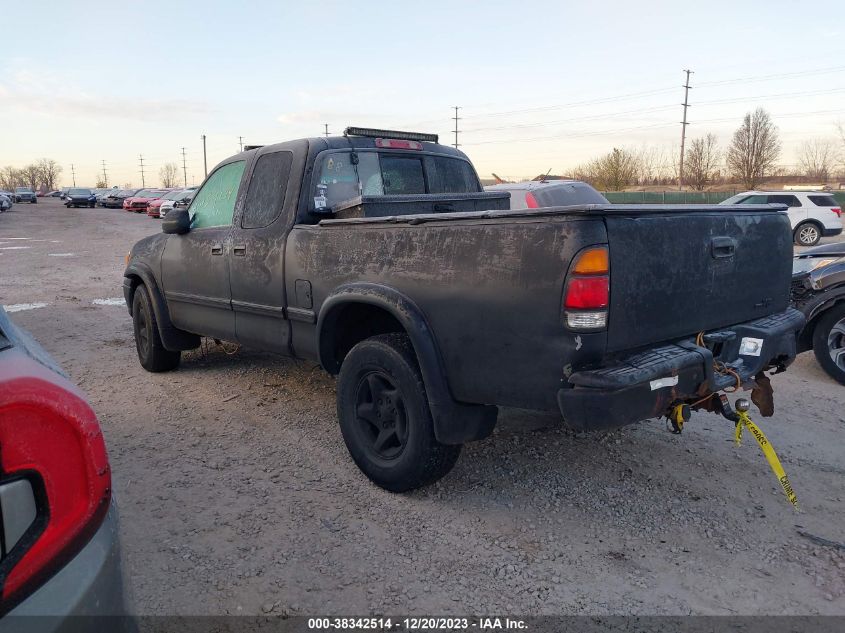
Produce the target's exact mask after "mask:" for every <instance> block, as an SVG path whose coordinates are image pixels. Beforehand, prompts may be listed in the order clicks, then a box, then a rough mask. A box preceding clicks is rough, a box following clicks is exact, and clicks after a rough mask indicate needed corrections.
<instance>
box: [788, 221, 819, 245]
mask: <svg viewBox="0 0 845 633" xmlns="http://www.w3.org/2000/svg"><path fill="white" fill-rule="evenodd" d="M792 235H793V238H794V239H795V243H796V244H797V245H798V246H815V245H816V244H818V243H819V240H820V239H822V229H821V227H820V226H819V225H818V224H816V223H815V222H802V223H801V224H799V225H798V226H797V227H795V232H794V233H793V234H792Z"/></svg>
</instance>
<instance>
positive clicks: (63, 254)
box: [47, 253, 76, 257]
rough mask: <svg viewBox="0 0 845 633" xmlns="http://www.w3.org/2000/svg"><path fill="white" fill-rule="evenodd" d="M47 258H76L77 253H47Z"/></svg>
mask: <svg viewBox="0 0 845 633" xmlns="http://www.w3.org/2000/svg"><path fill="white" fill-rule="evenodd" d="M47 257H76V253H47Z"/></svg>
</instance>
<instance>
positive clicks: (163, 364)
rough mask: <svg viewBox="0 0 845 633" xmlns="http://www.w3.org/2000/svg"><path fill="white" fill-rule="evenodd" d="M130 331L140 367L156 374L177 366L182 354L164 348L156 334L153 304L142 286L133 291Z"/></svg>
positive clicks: (156, 327)
mask: <svg viewBox="0 0 845 633" xmlns="http://www.w3.org/2000/svg"><path fill="white" fill-rule="evenodd" d="M132 330H133V332H134V333H135V349H136V350H137V352H138V360H139V361H140V363H141V367H143V368H144V369H146V370H147V371H151V372H154V373H158V372H162V371H171V370H173V369H176V368H177V367H178V366H179V361H180V360H181V358H182V352H171V351H170V350H168V349H165V348H164V345H163V344H162V342H161V337H160V336H159V333H158V323H157V322H156V317H155V312H153V302H152V301H151V300H150V293H149V291H147V287H146V286H144V285H143V284H141V285H140V286H138V287H137V288H136V289H135V297H134V299H133V300H132Z"/></svg>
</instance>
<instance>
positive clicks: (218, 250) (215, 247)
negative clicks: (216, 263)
mask: <svg viewBox="0 0 845 633" xmlns="http://www.w3.org/2000/svg"><path fill="white" fill-rule="evenodd" d="M211 254H212V255H222V254H223V245H222V244H212V245H211Z"/></svg>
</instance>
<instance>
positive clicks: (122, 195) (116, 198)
mask: <svg viewBox="0 0 845 633" xmlns="http://www.w3.org/2000/svg"><path fill="white" fill-rule="evenodd" d="M139 191H141V190H140V189H120V190H117V191H115V192H114V193H110V194H109V195H108V196H106V197H105V198H103V199H102V206H104V207H105V208H107V209H122V208H123V201H124V200H126V198H131V197H132V196H134V195H135V194H136V193H138V192H139Z"/></svg>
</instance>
